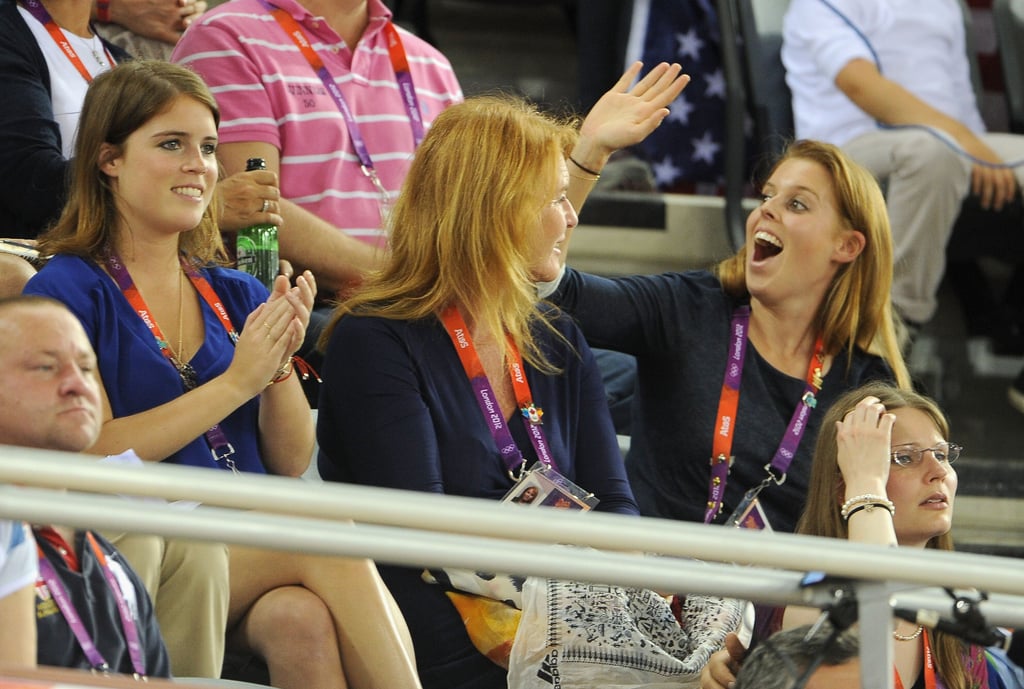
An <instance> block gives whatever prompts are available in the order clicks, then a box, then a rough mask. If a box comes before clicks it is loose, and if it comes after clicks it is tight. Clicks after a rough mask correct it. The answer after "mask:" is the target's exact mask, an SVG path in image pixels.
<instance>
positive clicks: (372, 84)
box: [172, 0, 462, 245]
mask: <svg viewBox="0 0 1024 689" xmlns="http://www.w3.org/2000/svg"><path fill="white" fill-rule="evenodd" d="M272 2H273V4H274V5H275V6H277V7H280V8H281V9H283V10H285V11H287V12H288V13H290V14H291V15H292V16H293V17H294V18H295V20H296V21H297V22H299V24H300V25H301V26H302V28H303V30H304V31H305V32H306V36H307V38H308V39H309V40H310V42H311V43H312V45H313V48H314V49H315V50H316V51H317V53H318V54H319V55H320V58H321V59H322V60H323V62H324V64H325V66H326V67H327V69H328V71H329V72H330V73H331V75H332V76H333V78H334V80H335V82H336V83H337V84H338V87H339V88H340V90H341V92H342V94H343V95H344V97H345V100H346V101H347V103H348V105H349V108H350V109H351V110H352V112H353V113H354V115H355V118H356V122H357V123H358V127H359V131H360V132H361V133H362V137H363V139H364V140H365V142H366V147H367V149H368V151H369V154H370V157H371V158H372V160H373V164H374V168H375V169H376V171H377V175H378V177H379V178H380V180H381V182H382V183H383V185H384V187H385V188H386V189H387V190H388V191H389V192H390V193H391V194H392V195H394V194H397V192H398V190H399V189H400V188H401V185H402V180H403V179H405V175H406V172H407V171H408V169H409V163H410V161H411V159H412V155H413V151H414V148H415V145H414V142H413V133H412V127H411V125H410V123H409V116H408V114H407V111H406V109H405V105H404V104H403V101H402V98H401V94H400V93H399V91H398V82H397V81H396V79H395V72H394V68H393V67H392V64H391V60H390V58H389V56H388V49H387V39H386V36H385V33H384V31H383V28H384V25H385V23H386V22H387V21H388V20H389V19H390V17H391V12H390V10H388V9H387V7H385V6H384V4H383V3H382V2H381V0H370V2H369V12H370V23H369V26H368V27H367V29H366V31H365V32H364V34H363V37H362V39H361V40H360V41H359V44H358V45H357V46H356V49H355V51H354V52H353V51H351V50H349V48H348V46H346V44H345V42H344V41H343V40H342V39H341V38H340V37H339V36H338V34H337V33H335V32H334V30H333V29H331V28H330V27H328V26H327V24H326V22H325V21H324V20H323V19H322V18H318V17H314V16H313V15H311V14H310V13H309V12H307V11H306V9H305V8H304V7H303V6H302V5H301V4H299V3H298V2H296V1H295V0H272ZM399 33H400V35H401V37H402V43H403V45H404V46H405V51H406V54H407V55H408V59H409V68H410V71H411V73H412V79H413V83H414V85H415V87H416V96H417V98H418V99H419V104H420V109H421V110H422V111H423V121H424V123H425V125H427V126H429V124H430V123H431V122H432V121H433V120H434V118H435V117H436V116H437V114H438V113H440V112H441V110H443V109H444V108H446V107H447V106H448V105H451V104H452V103H455V102H458V101H461V100H462V90H461V89H460V87H459V83H458V80H457V79H456V77H455V73H454V72H453V71H452V67H451V64H450V63H449V62H448V60H447V58H445V57H444V55H442V54H441V53H440V52H439V51H438V50H436V49H435V48H433V47H432V46H430V45H429V44H427V43H426V42H424V41H422V40H421V39H419V38H417V37H416V36H414V35H412V34H411V33H409V32H407V31H405V30H404V29H401V28H399ZM172 59H173V60H174V61H176V62H179V63H181V64H184V65H188V66H189V67H190V68H191V69H193V70H195V71H196V72H197V73H198V74H199V75H200V76H202V77H203V79H204V80H205V81H206V83H207V84H208V85H209V86H210V89H211V91H213V94H214V96H215V97H216V98H217V103H218V105H219V106H220V109H221V123H220V140H221V141H222V142H224V143H239V142H246V141H258V142H263V143H268V144H271V145H273V146H275V147H276V148H277V149H278V150H279V151H280V154H281V194H282V195H283V196H284V197H285V198H287V199H290V200H292V201H294V202H295V203H297V204H298V205H300V206H302V207H304V208H306V209H307V210H309V211H310V212H312V213H314V214H316V215H317V216H319V217H321V218H323V219H324V220H326V221H328V222H330V223H332V224H333V225H335V226H336V227H338V228H340V229H342V230H344V231H345V232H346V233H348V234H350V235H352V236H354V237H357V238H359V239H361V240H363V241H366V242H369V243H373V244H378V245H380V244H383V242H384V231H383V229H382V228H381V216H380V194H379V192H378V191H377V190H376V189H375V188H374V186H373V184H372V183H371V181H370V180H369V179H368V178H367V177H366V175H364V174H363V172H362V171H361V169H360V163H359V159H358V158H357V157H356V154H355V150H354V148H353V146H352V141H351V138H350V137H349V132H348V129H347V127H346V125H345V121H344V119H343V118H342V116H341V113H340V112H339V110H338V107H337V105H336V104H335V102H334V101H333V100H332V99H331V97H330V96H329V95H328V93H327V89H326V88H325V87H324V85H323V83H322V82H321V81H320V79H319V78H318V77H317V75H316V73H315V72H314V71H313V68H312V67H311V66H310V65H309V62H307V61H306V59H305V58H304V57H303V56H302V54H301V53H300V52H299V49H298V48H297V47H296V46H295V44H294V42H293V41H292V39H291V38H290V37H289V36H288V35H287V34H286V33H285V31H284V30H283V29H282V27H281V26H280V25H279V24H278V23H277V21H276V20H275V19H274V17H272V16H271V15H270V14H269V13H268V12H267V10H266V8H265V7H264V5H263V4H262V3H261V2H260V0H229V2H226V3H224V4H223V5H220V6H219V7H217V8H215V9H213V10H211V11H209V12H207V13H206V14H204V15H203V17H202V19H201V20H200V21H199V22H197V23H195V24H193V25H192V26H191V27H189V29H188V31H186V32H185V35H184V36H183V37H182V38H181V40H180V41H179V42H178V45H177V47H176V48H175V50H174V55H173V57H172Z"/></svg>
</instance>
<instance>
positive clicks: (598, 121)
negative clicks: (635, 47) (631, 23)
mask: <svg viewBox="0 0 1024 689" xmlns="http://www.w3.org/2000/svg"><path fill="white" fill-rule="evenodd" d="M642 67H643V63H641V62H634V63H633V64H632V65H630V67H629V69H627V70H626V71H625V72H624V73H623V75H622V76H621V77H620V78H619V80H618V81H617V82H616V83H615V85H614V86H612V88H611V89H609V90H608V91H607V92H606V93H605V94H604V95H603V96H601V98H600V99H599V100H598V101H597V103H595V104H594V107H593V108H592V109H591V110H590V113H589V114H588V115H587V118H586V119H585V120H584V121H583V125H582V126H581V128H580V140H579V142H578V143H577V144H576V147H575V148H574V149H573V152H572V160H573V161H575V163H573V162H571V161H570V163H569V166H570V168H569V177H570V179H569V200H570V201H571V202H572V205H573V206H574V207H575V208H576V210H577V211H579V210H580V209H581V208H582V207H583V204H584V202H586V200H587V195H588V194H590V191H591V189H593V187H594V182H595V181H596V180H595V179H593V176H592V175H590V174H588V173H587V172H586V171H584V170H583V169H582V168H587V170H590V171H593V172H600V171H601V170H602V169H604V166H605V163H607V162H608V157H609V156H611V154H612V153H614V152H615V151H617V150H618V149H620V148H625V147H627V146H632V145H633V144H637V143H639V142H641V141H643V140H644V139H645V138H647V135H649V134H650V133H651V132H653V131H654V130H655V129H657V128H658V125H660V124H661V122H662V120H664V119H665V117H667V116H668V112H669V111H668V106H669V104H670V103H672V101H674V100H675V99H676V98H677V97H678V96H679V94H680V93H682V91H683V89H684V88H686V85H687V84H688V83H689V82H690V77H689V75H687V74H680V72H681V71H682V67H680V66H679V65H678V64H671V65H670V64H668V63H666V62H662V63H661V64H659V65H657V66H655V67H654V68H653V69H652V70H651V71H650V72H648V73H647V74H646V75H645V76H644V78H643V79H641V80H640V81H637V82H636V83H635V84H634V83H633V82H634V81H635V80H636V78H637V76H638V75H639V74H640V70H641V68H642ZM577 164H578V165H577ZM580 166H582V167H580ZM588 178H590V179H588Z"/></svg>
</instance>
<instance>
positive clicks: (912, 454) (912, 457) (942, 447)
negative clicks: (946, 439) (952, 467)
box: [890, 443, 964, 467]
mask: <svg viewBox="0 0 1024 689" xmlns="http://www.w3.org/2000/svg"><path fill="white" fill-rule="evenodd" d="M963 449H964V448H963V447H962V446H960V445H957V444H956V443H939V444H938V445H936V446H935V447H924V448H919V447H914V446H913V445H898V446H897V447H894V448H892V454H891V455H890V456H891V458H892V463H893V464H898V465H899V466H901V467H916V466H918V465H919V464H920V463H921V460H922V459H924V453H925V452H931V453H932V457H934V458H935V459H936V460H938V461H939V462H942V463H944V464H952V463H953V462H955V461H956V458H957V457H959V456H960V451H961V450H963Z"/></svg>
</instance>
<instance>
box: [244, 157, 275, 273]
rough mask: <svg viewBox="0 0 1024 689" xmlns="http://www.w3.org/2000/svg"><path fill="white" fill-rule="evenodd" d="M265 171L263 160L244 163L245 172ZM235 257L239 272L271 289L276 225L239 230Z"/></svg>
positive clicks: (265, 165)
mask: <svg viewBox="0 0 1024 689" xmlns="http://www.w3.org/2000/svg"><path fill="white" fill-rule="evenodd" d="M266 169H267V162H266V161H265V160H263V158H249V160H247V161H246V163H245V170H246V172H248V171H249V170H266ZM235 256H236V257H237V260H238V269H239V270H241V271H243V272H246V273H249V274H250V275H252V276H253V277H255V278H256V279H257V280H259V281H260V282H262V283H263V284H264V285H265V286H266V287H267V289H273V288H274V278H275V277H277V269H278V249H277V225H270V224H268V223H258V224H256V225H251V226H249V227H247V228H245V229H244V230H239V232H238V239H237V242H236V244H235Z"/></svg>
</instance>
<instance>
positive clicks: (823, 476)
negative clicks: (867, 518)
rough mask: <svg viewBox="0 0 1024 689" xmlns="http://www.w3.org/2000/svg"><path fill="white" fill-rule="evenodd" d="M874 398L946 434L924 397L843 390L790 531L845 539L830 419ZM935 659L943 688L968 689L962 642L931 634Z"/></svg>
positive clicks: (947, 546)
mask: <svg viewBox="0 0 1024 689" xmlns="http://www.w3.org/2000/svg"><path fill="white" fill-rule="evenodd" d="M869 395H870V396H874V397H877V398H878V400H879V402H881V403H882V405H883V406H884V407H885V408H886V409H887V410H888V411H893V410H894V409H916V410H918V411H920V412H922V413H923V414H925V415H926V416H927V417H928V419H929V420H930V421H931V422H932V423H933V424H934V425H935V428H936V430H938V431H939V433H940V434H941V435H942V437H943V438H947V439H948V438H949V421H948V420H947V419H946V415H945V414H943V413H942V410H941V409H940V408H939V405H938V404H936V403H935V401H934V400H932V399H931V398H929V397H926V396H924V395H921V394H919V393H917V392H915V391H913V390H910V389H903V388H897V387H895V386H893V385H891V384H889V383H883V382H872V383H868V384H866V385H862V386H860V387H859V388H855V389H853V390H850V391H848V392H846V393H844V394H843V395H842V396H840V397H839V399H837V400H836V401H835V402H833V403H832V406H831V407H829V410H828V411H827V412H826V413H825V417H824V418H823V419H822V421H821V430H820V431H818V441H817V444H816V445H815V448H814V459H813V460H812V462H811V476H810V480H809V481H808V486H807V503H806V505H805V506H804V511H803V514H801V516H800V521H798V522H797V525H796V532H797V533H800V534H809V535H811V536H826V537H829V538H842V539H845V538H847V537H848V536H849V532H848V531H847V528H846V522H845V521H844V520H843V518H842V515H841V514H840V506H841V503H842V500H841V496H842V491H843V486H844V483H843V476H842V473H841V472H840V470H839V445H838V442H837V440H836V435H837V429H836V422H838V421H842V420H843V418H844V417H845V416H846V415H847V414H848V413H850V412H851V411H853V410H854V409H855V408H856V406H857V403H858V402H860V401H861V400H862V399H864V398H865V397H868V396H869ZM925 547H927V548H934V549H936V550H953V537H952V535H951V534H950V533H949V532H946V533H944V534H942V535H939V536H935V537H933V538H931V539H929V540H928V543H927V544H926V546H925ZM933 638H934V639H935V643H934V646H935V658H936V665H937V667H938V670H939V674H940V675H942V677H943V679H944V680H945V681H946V686H947V687H949V689H970V687H969V680H968V674H967V672H966V670H965V668H964V662H965V650H966V649H965V644H964V643H963V642H962V641H960V640H959V639H957V638H956V637H953V636H949V635H948V634H943V633H941V632H934V633H933Z"/></svg>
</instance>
